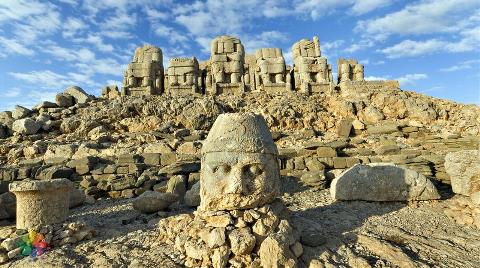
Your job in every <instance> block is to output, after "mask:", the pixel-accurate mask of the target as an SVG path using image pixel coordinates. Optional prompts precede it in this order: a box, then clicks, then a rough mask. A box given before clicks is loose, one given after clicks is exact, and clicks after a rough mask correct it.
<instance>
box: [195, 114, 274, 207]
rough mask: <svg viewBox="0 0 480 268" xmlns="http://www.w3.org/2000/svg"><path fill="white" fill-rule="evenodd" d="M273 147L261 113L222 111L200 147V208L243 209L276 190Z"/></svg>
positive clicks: (270, 197) (263, 200) (268, 199)
mask: <svg viewBox="0 0 480 268" xmlns="http://www.w3.org/2000/svg"><path fill="white" fill-rule="evenodd" d="M277 157H278V152H277V147H276V145H275V144H274V142H273V139H272V136H271V134H270V131H269V130H268V127H267V125H266V123H265V120H264V119H263V117H261V116H259V115H254V114H222V115H220V116H219V117H218V118H217V120H216V121H215V123H214V125H213V126H212V129H211V130H210V134H209V135H208V137H207V139H206V141H205V144H204V146H203V147H202V172H201V177H200V197H201V203H200V209H202V210H231V209H245V208H252V207H258V206H261V205H264V204H266V203H270V202H272V201H273V200H274V199H275V197H276V196H277V195H278V192H279V182H280V170H279V167H278V159H277Z"/></svg>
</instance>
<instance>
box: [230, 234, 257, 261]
mask: <svg viewBox="0 0 480 268" xmlns="http://www.w3.org/2000/svg"><path fill="white" fill-rule="evenodd" d="M228 240H229V241H230V246H231V249H232V252H233V254H235V255H248V254H250V253H251V252H252V250H253V248H254V247H255V243H256V239H255V236H254V235H253V234H252V233H251V232H250V230H249V229H248V228H238V229H234V230H233V231H231V232H230V234H229V235H228Z"/></svg>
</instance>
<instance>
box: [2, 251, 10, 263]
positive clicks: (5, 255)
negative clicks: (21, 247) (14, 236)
mask: <svg viewBox="0 0 480 268" xmlns="http://www.w3.org/2000/svg"><path fill="white" fill-rule="evenodd" d="M9 259H10V258H9V257H8V253H6V252H2V250H0V264H4V263H6V262H7V261H8V260H9Z"/></svg>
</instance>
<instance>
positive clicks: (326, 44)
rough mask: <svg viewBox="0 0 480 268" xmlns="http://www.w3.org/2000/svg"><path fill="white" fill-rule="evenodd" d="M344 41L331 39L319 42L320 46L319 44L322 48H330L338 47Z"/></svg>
mask: <svg viewBox="0 0 480 268" xmlns="http://www.w3.org/2000/svg"><path fill="white" fill-rule="evenodd" d="M344 43H345V40H335V41H331V42H323V43H320V46H321V48H322V49H325V50H330V49H335V48H339V47H340V46H342V45H343V44H344Z"/></svg>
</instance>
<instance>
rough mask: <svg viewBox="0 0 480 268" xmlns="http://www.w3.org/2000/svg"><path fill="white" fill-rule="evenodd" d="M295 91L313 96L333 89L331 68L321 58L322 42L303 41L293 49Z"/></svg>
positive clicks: (314, 39) (314, 40) (325, 60)
mask: <svg viewBox="0 0 480 268" xmlns="http://www.w3.org/2000/svg"><path fill="white" fill-rule="evenodd" d="M292 56H293V63H294V79H295V90H297V91H300V92H303V93H306V94H311V93H317V92H326V91H329V90H331V87H332V84H331V82H332V80H333V79H332V73H331V71H332V70H331V66H330V65H328V63H327V59H326V58H325V57H322V56H321V51H320V41H319V40H318V37H316V36H314V37H313V41H310V40H308V39H302V40H300V41H298V42H297V43H295V44H294V45H293V47H292Z"/></svg>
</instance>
